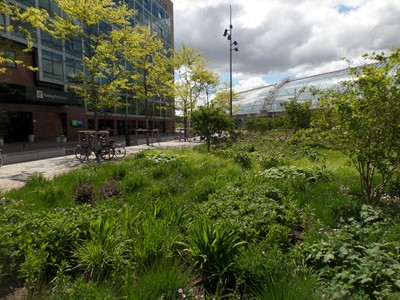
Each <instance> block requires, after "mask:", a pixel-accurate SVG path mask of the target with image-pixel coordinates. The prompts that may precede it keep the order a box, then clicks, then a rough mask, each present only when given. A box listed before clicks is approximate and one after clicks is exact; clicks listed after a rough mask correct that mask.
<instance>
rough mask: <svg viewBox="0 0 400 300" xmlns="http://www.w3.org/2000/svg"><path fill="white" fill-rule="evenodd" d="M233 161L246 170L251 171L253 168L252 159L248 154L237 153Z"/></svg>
mask: <svg viewBox="0 0 400 300" xmlns="http://www.w3.org/2000/svg"><path fill="white" fill-rule="evenodd" d="M233 160H234V161H235V162H236V163H238V164H239V165H240V166H241V167H242V168H244V169H249V168H250V167H251V157H250V155H249V154H248V153H246V152H237V153H236V154H235V155H234V156H233Z"/></svg>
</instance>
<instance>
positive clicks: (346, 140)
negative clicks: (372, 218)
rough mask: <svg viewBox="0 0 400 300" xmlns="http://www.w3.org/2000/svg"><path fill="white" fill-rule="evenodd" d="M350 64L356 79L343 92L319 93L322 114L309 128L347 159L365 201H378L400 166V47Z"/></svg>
mask: <svg viewBox="0 0 400 300" xmlns="http://www.w3.org/2000/svg"><path fill="white" fill-rule="evenodd" d="M364 58H365V59H368V60H373V61H375V62H376V61H377V62H378V63H374V64H365V65H363V66H361V67H357V68H349V69H350V73H351V74H352V78H351V79H350V80H348V81H346V82H343V87H342V88H341V89H340V90H330V91H327V92H319V94H320V95H321V99H320V109H319V113H318V114H317V116H316V117H315V118H313V120H312V124H311V125H312V127H311V128H310V129H309V130H308V133H309V134H311V136H312V137H313V139H318V140H322V141H323V142H326V143H328V144H330V145H332V146H333V147H335V148H336V149H338V150H340V151H341V152H343V153H344V154H345V155H347V156H348V157H349V160H350V162H351V163H352V164H353V165H354V166H355V168H356V169H357V171H358V173H359V178H360V183H361V188H362V193H363V194H362V196H363V201H364V202H366V203H369V204H377V203H378V201H379V199H380V197H381V195H382V192H383V189H384V187H385V185H386V184H387V182H388V180H389V179H390V178H391V177H392V175H393V174H394V172H395V171H396V170H397V169H398V167H399V165H400V156H399V149H400V89H399V85H400V69H399V68H398V67H397V65H396V64H398V63H399V62H400V59H399V58H400V50H399V49H397V50H393V51H392V53H391V54H390V55H389V56H385V55H383V54H375V53H373V54H371V55H365V56H364Z"/></svg>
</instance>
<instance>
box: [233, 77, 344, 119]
mask: <svg viewBox="0 0 400 300" xmlns="http://www.w3.org/2000/svg"><path fill="white" fill-rule="evenodd" d="M347 79H350V73H349V70H348V69H344V70H339V71H333V72H329V73H324V74H319V75H314V76H310V77H305V78H300V79H290V78H286V79H283V80H282V81H280V82H278V83H276V84H273V85H268V86H265V87H261V88H256V89H252V90H249V91H244V92H240V93H238V95H239V98H240V100H239V101H235V102H234V103H233V106H234V109H233V111H234V115H236V116H238V117H240V116H242V117H257V116H259V117H274V116H275V115H277V114H279V113H280V112H282V111H283V110H284V107H283V105H282V104H283V103H286V102H289V101H291V100H292V99H295V100H296V101H298V102H306V101H311V102H312V106H313V107H316V106H317V101H318V98H317V96H314V95H312V94H311V92H310V88H316V89H319V90H328V89H338V88H340V85H341V84H340V83H341V82H342V81H344V80H347Z"/></svg>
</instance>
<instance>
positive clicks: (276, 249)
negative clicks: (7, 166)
mask: <svg viewBox="0 0 400 300" xmlns="http://www.w3.org/2000/svg"><path fill="white" fill-rule="evenodd" d="M289 137H290V136H289V135H287V134H286V133H285V132H281V131H280V132H276V131H273V132H269V134H268V135H267V136H261V135H259V134H246V135H238V136H237V139H238V140H237V142H236V143H234V144H232V145H231V146H227V145H225V146H224V148H222V146H221V148H220V149H224V150H216V148H215V149H213V150H212V151H211V152H210V153H209V152H208V151H204V149H195V150H182V149H181V150H176V151H172V150H163V152H159V151H146V152H142V153H140V154H138V155H135V156H129V157H127V158H126V159H124V160H123V161H119V162H117V163H116V164H112V163H110V164H104V165H103V164H101V165H89V166H87V167H82V168H79V169H77V170H74V171H72V172H71V173H70V174H63V175H60V176H58V177H56V178H54V179H53V180H47V179H45V178H44V177H40V176H38V177H37V178H35V179H31V181H30V183H29V184H28V185H27V186H24V187H23V188H22V189H19V190H12V191H10V192H8V193H5V194H4V196H5V197H4V198H2V199H1V201H0V209H2V214H1V215H0V277H1V282H2V283H6V284H7V285H9V286H17V285H25V286H26V287H28V288H29V293H30V295H32V296H33V297H38V298H40V297H42V298H49V297H53V298H57V299H73V298H76V299H116V298H124V297H125V298H126V297H128V298H131V299H143V298H144V299H146V297H147V298H151V299H153V298H161V297H164V298H169V299H180V298H182V297H183V294H186V296H187V297H188V298H195V297H196V296H197V297H207V298H227V299H232V298H238V297H241V298H243V299H291V298H293V297H294V295H297V297H298V299H302V298H305V297H306V296H307V295H308V297H309V299H322V298H323V297H328V298H334V297H340V295H342V294H340V293H341V291H344V292H345V293H347V294H346V295H345V296H343V297H344V298H349V299H352V298H353V299H362V298H363V297H364V298H366V297H370V298H374V297H375V298H376V299H395V295H396V293H398V292H399V290H398V287H397V285H396V283H397V280H398V277H399V271H398V269H397V266H398V265H399V261H398V258H397V257H398V254H399V236H398V232H399V230H400V225H398V224H399V223H400V222H398V220H399V214H398V213H399V211H400V210H397V209H393V208H394V207H395V206H394V203H395V202H396V201H398V200H396V199H397V198H396V197H389V196H388V199H389V198H390V199H391V200H390V201H389V200H385V201H384V202H382V209H381V211H378V212H376V211H375V210H372V211H371V210H370V209H369V208H363V209H362V210H361V207H360V196H359V195H360V193H359V190H358V182H357V177H356V174H355V172H354V169H352V168H351V167H350V166H347V167H346V168H343V167H340V168H339V167H338V161H340V162H341V161H342V159H343V156H338V155H337V152H335V151H332V150H331V149H322V148H319V149H318V152H316V148H310V149H308V150H306V151H305V150H304V149H301V148H300V147H299V146H298V145H288V144H287V140H288V138H289ZM236 153H245V154H246V155H247V157H248V158H249V159H250V160H251V165H250V166H249V167H248V168H242V167H241V166H239V164H238V163H235V162H234V160H233V158H234V156H235V154H236ZM320 153H321V154H320ZM323 154H326V157H325V156H324V155H323ZM85 182H88V183H89V184H88V186H90V188H88V189H87V190H88V192H86V189H85V188H82V190H83V191H82V192H81V193H77V191H78V190H79V189H78V187H79V186H80V185H83V184H84V183H85ZM393 182H394V183H393V185H394V188H393V189H394V190H395V189H396V183H395V182H396V177H393ZM108 184H109V185H108ZM106 185H107V186H108V187H107V188H104V186H106ZM103 190H104V191H103ZM59 191H62V193H61V192H59ZM122 191H123V199H124V201H121V200H120V198H118V197H115V196H116V195H117V194H118V195H120V192H122ZM102 194H104V195H105V196H101V195H102ZM74 195H75V196H76V199H80V200H79V201H75V203H74V202H73V200H74ZM79 195H81V196H79ZM78 196H79V197H78ZM109 197H111V198H109ZM57 198H58V199H57ZM101 198H103V199H104V200H103V201H96V199H101ZM13 199H21V200H13ZM81 203H82V204H81ZM94 203H95V205H93V204H94ZM60 206H62V208H61V207H60ZM360 210H361V214H360V213H359V212H360ZM349 218H352V219H351V220H350V221H348V222H346V223H345V222H344V221H345V220H348V219H349ZM322 227H324V228H322ZM333 228H336V229H335V230H333ZM182 249H186V251H182ZM346 251H347V252H348V253H347V254H343V253H344V252H346ZM318 253H320V254H318ZM330 253H332V255H333V258H332V257H331V256H330V255H329V254H330ZM325 257H326V259H327V260H328V261H327V262H325V261H324V258H325ZM304 262H305V263H306V265H305V266H304ZM310 268H311V269H312V270H313V271H312V272H311V271H310ZM314 271H315V272H314ZM393 272H394V273H393ZM314 273H316V274H317V275H318V280H317V277H316V275H315V274H314ZM365 274H368V275H367V277H365V276H364V275H365ZM343 278H344V279H343ZM368 278H371V280H372V281H371V280H369V279H368ZM349 284H350V285H349ZM342 286H344V288H343V289H341V288H342ZM179 289H182V292H178V291H179ZM338 291H339V294H340V295H339V294H335V293H336V292H338ZM371 291H373V292H371ZM371 295H372V296H371ZM343 297H342V298H343Z"/></svg>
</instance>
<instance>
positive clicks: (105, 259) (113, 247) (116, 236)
mask: <svg viewBox="0 0 400 300" xmlns="http://www.w3.org/2000/svg"><path fill="white" fill-rule="evenodd" d="M125 248H126V243H125V241H124V240H123V236H122V235H121V234H120V233H119V225H118V224H117V222H116V220H115V219H111V218H108V217H102V216H100V217H99V218H98V219H97V220H96V221H95V222H93V223H92V224H91V226H90V229H89V238H88V239H87V240H86V241H85V242H84V243H83V244H82V245H80V246H79V247H78V248H77V249H76V251H75V254H74V256H75V257H76V260H77V264H78V268H80V269H83V270H84V274H86V276H87V277H88V278H89V279H92V280H94V281H99V280H103V279H105V278H106V277H108V276H110V274H111V272H112V271H114V270H115V269H118V268H122V267H123V265H124V264H125V263H126V257H125V254H126V249H125Z"/></svg>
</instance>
